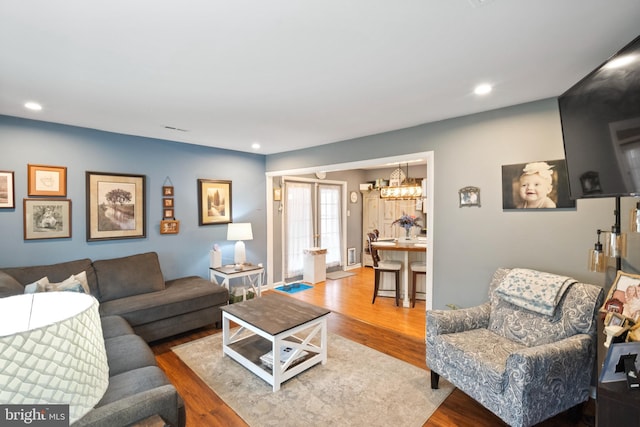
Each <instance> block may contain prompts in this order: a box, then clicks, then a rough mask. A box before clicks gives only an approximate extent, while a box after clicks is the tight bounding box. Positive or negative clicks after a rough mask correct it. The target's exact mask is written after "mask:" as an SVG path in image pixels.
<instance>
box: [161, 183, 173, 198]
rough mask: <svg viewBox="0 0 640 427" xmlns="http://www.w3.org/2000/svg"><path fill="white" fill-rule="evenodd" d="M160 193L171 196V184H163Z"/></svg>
mask: <svg viewBox="0 0 640 427" xmlns="http://www.w3.org/2000/svg"><path fill="white" fill-rule="evenodd" d="M162 195H163V196H164V197H173V186H168V185H163V186H162Z"/></svg>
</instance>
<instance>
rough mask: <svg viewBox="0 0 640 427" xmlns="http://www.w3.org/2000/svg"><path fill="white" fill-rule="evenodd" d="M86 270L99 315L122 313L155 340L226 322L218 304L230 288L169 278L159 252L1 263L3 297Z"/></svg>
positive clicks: (142, 333) (194, 279) (195, 278)
mask: <svg viewBox="0 0 640 427" xmlns="http://www.w3.org/2000/svg"><path fill="white" fill-rule="evenodd" d="M81 272H86V277H87V283H88V287H89V289H90V292H91V294H92V295H93V296H94V297H96V298H97V299H98V301H100V315H101V316H110V315H118V316H122V317H124V318H125V319H126V320H127V322H129V324H130V325H131V326H132V327H133V330H134V331H135V333H136V334H138V335H140V336H141V337H142V338H143V339H144V340H145V341H147V342H151V341H155V340H158V339H161V338H166V337H170V336H172V335H176V334H179V333H181V332H186V331H190V330H192V329H195V328H199V327H202V326H207V325H212V324H217V325H220V324H221V322H222V312H221V311H220V306H222V305H225V304H227V302H228V301H229V292H228V291H227V289H226V288H224V287H222V286H218V285H215V284H213V283H211V282H209V281H208V280H206V279H203V278H202V277H198V276H189V277H183V278H179V279H174V280H168V281H165V280H164V277H163V275H162V270H161V269H160V262H159V260H158V254H156V253H155V252H147V253H143V254H136V255H131V256H126V257H122V258H113V259H104V260H98V261H91V260H90V259H88V258H85V259H80V260H75V261H68V262H63V263H58V264H52V265H40V266H31V267H10V268H0V298H1V297H6V296H11V295H17V294H22V293H24V292H25V286H26V285H29V284H31V283H34V282H37V281H38V280H40V279H42V278H43V277H47V278H48V279H49V282H54V283H55V282H62V281H64V280H66V279H68V278H69V277H70V276H72V275H77V274H79V273H81Z"/></svg>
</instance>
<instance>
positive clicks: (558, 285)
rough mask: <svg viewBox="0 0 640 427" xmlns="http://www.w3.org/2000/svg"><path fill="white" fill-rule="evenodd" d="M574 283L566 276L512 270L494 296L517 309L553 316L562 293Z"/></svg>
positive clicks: (527, 270)
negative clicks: (515, 306)
mask: <svg viewBox="0 0 640 427" xmlns="http://www.w3.org/2000/svg"><path fill="white" fill-rule="evenodd" d="M576 282H577V281H576V280H575V279H572V278H571V277H567V276H558V275H556V274H551V273H545V272H542V271H536V270H529V269H526V268H514V269H512V270H511V271H510V272H509V273H508V274H507V275H506V277H505V278H504V280H503V281H502V283H501V284H500V285H499V286H498V287H497V288H496V294H498V296H499V297H500V298H502V299H503V300H505V301H508V302H510V303H511V304H514V305H517V306H518V307H522V308H525V309H527V310H531V311H534V312H536V313H541V314H544V315H547V316H553V313H554V312H555V309H556V306H557V305H558V303H559V302H560V299H561V298H562V295H564V292H565V291H566V290H567V289H568V288H569V286H570V285H572V284H574V283H576Z"/></svg>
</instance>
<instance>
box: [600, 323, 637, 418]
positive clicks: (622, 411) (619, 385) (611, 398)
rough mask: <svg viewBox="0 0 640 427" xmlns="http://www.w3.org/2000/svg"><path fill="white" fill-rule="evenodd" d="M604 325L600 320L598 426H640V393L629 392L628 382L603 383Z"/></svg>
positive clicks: (605, 349) (604, 355)
mask: <svg viewBox="0 0 640 427" xmlns="http://www.w3.org/2000/svg"><path fill="white" fill-rule="evenodd" d="M604 341H605V334H604V323H603V320H602V319H598V394H597V396H596V426H597V427H609V426H611V427H622V426H640V391H638V390H629V388H628V387H627V382H626V381H617V382H610V383H601V382H600V381H599V378H600V371H601V370H602V364H603V363H604V359H605V357H606V355H607V350H608V349H607V348H606V347H605V346H604Z"/></svg>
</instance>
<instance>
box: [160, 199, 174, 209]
mask: <svg viewBox="0 0 640 427" xmlns="http://www.w3.org/2000/svg"><path fill="white" fill-rule="evenodd" d="M162 206H164V207H165V208H172V207H173V199H172V198H166V197H165V198H164V199H162Z"/></svg>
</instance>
